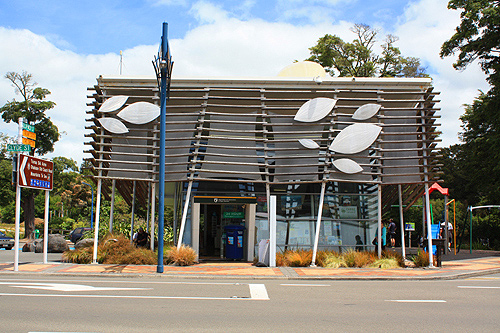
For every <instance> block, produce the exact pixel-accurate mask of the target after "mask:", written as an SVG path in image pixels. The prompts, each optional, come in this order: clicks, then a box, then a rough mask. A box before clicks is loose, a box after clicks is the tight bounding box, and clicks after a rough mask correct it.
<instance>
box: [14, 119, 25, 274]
mask: <svg viewBox="0 0 500 333" xmlns="http://www.w3.org/2000/svg"><path fill="white" fill-rule="evenodd" d="M17 143H23V118H19V119H18V133H17ZM20 158H21V154H20V153H17V165H16V168H17V180H16V220H15V231H14V271H15V272H17V271H18V270H19V229H20V228H19V226H20V225H21V187H20V186H19V160H20ZM25 230H26V229H25ZM25 232H26V231H25Z"/></svg>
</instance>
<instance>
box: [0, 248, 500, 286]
mask: <svg viewBox="0 0 500 333" xmlns="http://www.w3.org/2000/svg"><path fill="white" fill-rule="evenodd" d="M486 255H488V253H483V256H482V257H481V256H479V257H478V255H476V257H475V258H466V259H458V260H456V259H455V260H449V259H452V258H451V256H448V257H450V258H449V259H448V258H447V260H445V261H443V263H442V267H439V268H398V269H379V268H336V269H333V268H322V267H277V268H270V267H256V266H253V265H252V263H247V262H212V263H200V264H196V265H193V266H187V267H180V266H169V265H166V266H164V272H163V273H161V274H160V273H157V272H156V270H157V267H156V266H152V265H101V264H98V265H81V264H70V263H60V262H49V263H47V264H43V263H37V262H20V263H19V271H18V272H14V264H13V263H12V262H7V263H0V274H2V275H3V274H7V275H9V274H33V273H35V274H42V275H72V276H98V277H103V276H121V277H124V276H149V277H166V278H196V277H202V278H232V279H233V278H239V279H293V280H301V279H303V280H438V279H442V280H444V279H445V280H451V279H460V278H467V277H473V276H481V275H487V274H494V273H500V256H486ZM494 255H495V254H494Z"/></svg>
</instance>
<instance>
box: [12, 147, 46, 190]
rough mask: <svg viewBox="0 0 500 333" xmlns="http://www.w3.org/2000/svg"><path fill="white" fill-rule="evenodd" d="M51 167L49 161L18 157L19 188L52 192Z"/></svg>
mask: <svg viewBox="0 0 500 333" xmlns="http://www.w3.org/2000/svg"><path fill="white" fill-rule="evenodd" d="M53 166H54V164H53V163H52V162H51V161H46V160H42V159H40V158H36V157H33V156H29V155H22V154H21V155H19V175H18V182H19V186H21V187H28V188H34V189H41V190H52V170H53Z"/></svg>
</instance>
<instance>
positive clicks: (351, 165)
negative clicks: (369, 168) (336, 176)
mask: <svg viewBox="0 0 500 333" xmlns="http://www.w3.org/2000/svg"><path fill="white" fill-rule="evenodd" d="M333 165H334V166H335V167H336V168H337V169H338V170H339V171H341V172H343V173H348V174H353V173H358V172H361V171H363V168H362V167H361V166H360V165H359V164H358V163H356V162H354V161H353V160H351V159H348V158H339V159H338V160H334V161H333Z"/></svg>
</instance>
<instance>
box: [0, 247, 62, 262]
mask: <svg viewBox="0 0 500 333" xmlns="http://www.w3.org/2000/svg"><path fill="white" fill-rule="evenodd" d="M61 258H62V253H47V261H48V262H61ZM0 262H3V263H4V262H14V250H5V249H0ZM23 262H43V253H34V252H22V251H19V263H23Z"/></svg>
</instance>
